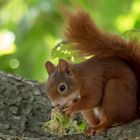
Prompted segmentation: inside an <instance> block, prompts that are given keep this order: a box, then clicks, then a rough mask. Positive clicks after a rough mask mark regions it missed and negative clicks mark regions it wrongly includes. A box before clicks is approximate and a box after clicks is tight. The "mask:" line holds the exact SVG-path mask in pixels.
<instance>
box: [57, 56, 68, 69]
mask: <svg viewBox="0 0 140 140" xmlns="http://www.w3.org/2000/svg"><path fill="white" fill-rule="evenodd" d="M58 68H59V70H60V71H65V70H66V69H68V62H67V61H66V60H63V59H59V62H58Z"/></svg>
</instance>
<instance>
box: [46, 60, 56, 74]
mask: <svg viewBox="0 0 140 140" xmlns="http://www.w3.org/2000/svg"><path fill="white" fill-rule="evenodd" d="M45 67H46V70H47V72H48V74H51V73H52V72H53V71H54V70H55V66H54V64H53V63H51V62H50V61H47V62H46V63H45Z"/></svg>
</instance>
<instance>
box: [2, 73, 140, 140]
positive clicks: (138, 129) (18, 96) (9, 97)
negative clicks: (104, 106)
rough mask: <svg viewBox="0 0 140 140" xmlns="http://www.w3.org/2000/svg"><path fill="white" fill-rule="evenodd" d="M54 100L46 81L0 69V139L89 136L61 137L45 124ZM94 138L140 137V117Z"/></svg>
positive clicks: (47, 139)
mask: <svg viewBox="0 0 140 140" xmlns="http://www.w3.org/2000/svg"><path fill="white" fill-rule="evenodd" d="M50 109H51V103H50V101H49V99H48V98H47V97H46V96H45V90H44V89H43V86H42V84H40V83H38V82H35V81H29V80H25V79H22V78H20V77H18V76H15V75H11V74H6V73H3V72H0V140H1V139H2V140H11V139H12V140H15V139H19V140H25V139H39V140H43V139H44V140H86V139H87V138H85V137H84V136H83V135H73V136H65V137H62V138H58V137H56V136H52V135H50V134H46V133H45V132H44V131H43V130H42V128H41V126H42V124H43V123H44V122H46V121H47V120H49V118H50ZM92 139H93V140H118V139H119V140H124V139H125V140H126V139H129V140H134V139H136V140H140V120H136V121H134V122H132V123H129V124H125V125H122V126H117V127H113V128H111V129H109V130H108V131H107V132H104V133H103V134H101V135H99V136H94V137H93V138H92Z"/></svg>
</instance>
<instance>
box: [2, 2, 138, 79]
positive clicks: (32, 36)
mask: <svg viewBox="0 0 140 140" xmlns="http://www.w3.org/2000/svg"><path fill="white" fill-rule="evenodd" d="M79 6H80V7H82V8H83V9H85V10H86V11H88V12H89V13H90V14H91V16H92V17H93V18H94V20H95V22H96V23H97V25H99V27H101V28H102V29H103V30H105V31H111V32H113V33H117V34H122V33H123V32H125V31H127V30H131V29H135V30H139V29H140V8H139V7H140V1H139V0H121V1H117V0H116V1H115V0H107V1H105V0H98V1H97V0H75V1H74V0H1V1H0V70H3V71H7V72H11V73H16V74H19V75H21V76H23V77H26V78H31V79H34V80H44V79H46V71H45V68H44V63H45V61H46V60H51V61H53V62H54V63H57V59H58V57H59V58H60V57H61V58H66V59H69V57H70V59H72V60H73V61H75V60H76V62H79V61H81V60H83V59H82V57H80V58H79V59H78V57H77V59H73V53H72V55H70V54H69V53H68V51H67V50H66V48H64V47H63V49H65V50H63V49H61V51H60V50H59V51H54V50H53V51H52V54H53V55H52V56H53V57H51V50H52V49H53V48H54V46H56V44H57V43H59V42H60V41H61V40H62V39H63V36H62V32H63V27H64V18H63V9H64V8H69V9H71V10H73V9H76V7H79ZM67 45H68V44H67ZM64 46H66V44H65V45H64ZM60 52H61V53H60ZM74 56H75V55H74Z"/></svg>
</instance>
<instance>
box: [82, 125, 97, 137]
mask: <svg viewBox="0 0 140 140" xmlns="http://www.w3.org/2000/svg"><path fill="white" fill-rule="evenodd" d="M84 135H85V136H86V137H91V136H94V135H95V129H94V128H92V127H89V128H87V129H86V130H85V132H84Z"/></svg>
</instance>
